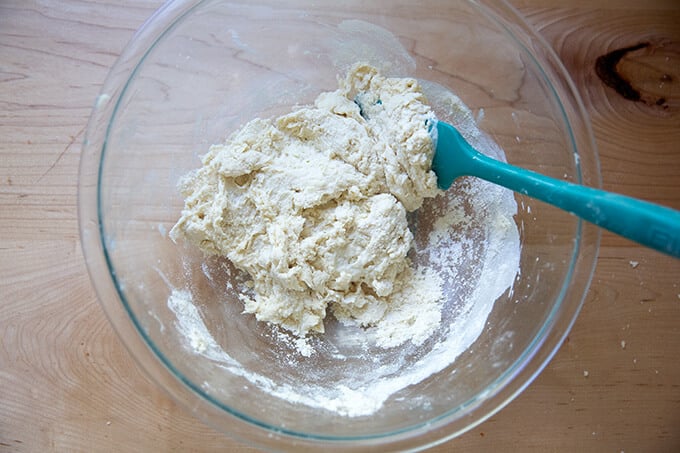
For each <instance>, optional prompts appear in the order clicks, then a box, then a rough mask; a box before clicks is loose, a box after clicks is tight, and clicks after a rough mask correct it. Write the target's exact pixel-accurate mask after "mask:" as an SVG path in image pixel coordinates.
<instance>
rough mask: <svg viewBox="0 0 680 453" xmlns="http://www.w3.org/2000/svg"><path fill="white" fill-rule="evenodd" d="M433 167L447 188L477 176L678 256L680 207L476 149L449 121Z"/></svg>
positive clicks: (443, 125) (441, 130)
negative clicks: (583, 182)
mask: <svg viewBox="0 0 680 453" xmlns="http://www.w3.org/2000/svg"><path fill="white" fill-rule="evenodd" d="M432 169H433V170H434V172H435V173H436V175H437V185H438V186H439V187H440V188H441V189H444V190H446V189H448V188H449V187H450V186H451V184H452V183H453V181H454V180H455V179H456V178H458V177H460V176H476V177H478V178H482V179H484V180H486V181H489V182H492V183H494V184H498V185H500V186H503V187H506V188H508V189H511V190H514V191H515V192H519V193H521V194H524V195H528V196H530V197H532V198H537V199H539V200H542V201H545V202H546V203H549V204H551V205H553V206H556V207H558V208H560V209H563V210H565V211H567V212H569V213H571V214H574V215H576V216H578V217H580V218H582V219H584V220H587V221H588V222H591V223H594V224H595V225H597V226H599V227H602V228H606V229H607V230H609V231H612V232H614V233H616V234H619V235H621V236H623V237H625V238H628V239H631V240H633V241H636V242H638V243H640V244H642V245H644V246H646V247H650V248H652V249H655V250H658V251H660V252H663V253H666V254H669V255H671V256H674V257H676V258H680V211H676V210H673V209H670V208H667V207H664V206H659V205H656V204H653V203H648V202H646V201H642V200H637V199H635V198H630V197H626V196H624V195H619V194H615V193H611V192H605V191H604V190H598V189H593V188H590V187H586V186H581V185H578V184H573V183H570V182H567V181H561V180H559V179H554V178H550V177H548V176H544V175H541V174H538V173H534V172H532V171H529V170H525V169H523V168H519V167H515V166H513V165H509V164H506V163H503V162H500V161H497V160H494V159H492V158H490V157H487V156H485V155H483V154H481V153H480V152H478V151H476V150H475V149H474V148H473V147H472V146H471V145H470V144H469V143H468V142H467V141H465V139H464V138H463V137H462V136H461V135H460V133H459V132H458V131H457V130H456V128H454V127H453V126H451V125H450V124H447V123H443V122H441V121H439V122H437V137H436V150H435V155H434V159H433V160H432Z"/></svg>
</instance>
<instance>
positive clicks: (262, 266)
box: [170, 64, 439, 343]
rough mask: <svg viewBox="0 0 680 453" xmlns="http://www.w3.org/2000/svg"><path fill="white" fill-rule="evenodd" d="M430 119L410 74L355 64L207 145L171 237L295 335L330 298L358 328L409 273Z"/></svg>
mask: <svg viewBox="0 0 680 453" xmlns="http://www.w3.org/2000/svg"><path fill="white" fill-rule="evenodd" d="M434 119H435V116H434V114H433V112H432V110H431V109H430V107H429V106H428V105H427V104H426V99H425V97H424V95H423V94H422V92H421V90H420V87H419V85H418V83H417V81H416V80H414V79H409V78H385V77H383V76H381V75H380V74H379V73H378V71H377V70H376V69H375V68H373V67H371V66H368V65H365V64H359V65H355V66H354V67H353V68H352V70H351V71H350V72H349V74H348V75H347V76H346V78H345V79H343V80H339V89H338V90H336V91H333V92H326V93H322V94H321V95H319V96H318V98H317V99H316V101H315V103H314V106H309V107H305V108H300V109H298V110H295V111H293V112H292V113H289V114H287V115H284V116H281V117H279V118H277V119H273V120H262V119H255V120H253V121H251V122H249V123H248V124H246V125H245V126H244V127H243V128H242V129H240V130H239V131H237V132H236V133H234V134H233V135H232V136H231V137H230V138H229V139H228V140H227V141H226V143H225V144H222V145H213V146H211V148H210V150H209V152H208V153H207V154H206V155H205V156H204V157H203V159H202V162H203V166H202V167H201V168H200V169H198V170H196V171H195V172H193V173H191V174H189V175H188V176H187V177H185V178H184V179H183V181H182V183H181V191H182V194H183V196H184V197H185V206H184V209H183V211H182V215H181V218H180V219H179V221H178V222H177V224H176V225H175V226H174V227H173V229H172V231H171V232H170V235H171V237H172V238H173V240H177V239H178V238H179V237H184V238H185V239H187V240H188V241H190V242H191V243H193V244H196V245H197V246H198V247H200V249H201V250H203V251H204V252H205V253H207V254H216V255H223V256H226V257H228V258H229V259H230V260H231V261H232V262H233V263H234V264H235V265H236V266H237V267H239V268H240V269H242V270H244V271H246V272H248V273H249V274H250V276H251V277H252V281H253V296H252V297H250V296H243V300H244V304H245V311H246V312H248V313H254V314H255V315H256V317H257V319H258V320H261V321H269V322H272V323H275V324H278V325H281V326H282V327H284V328H286V329H288V330H290V331H292V332H293V333H295V334H297V335H299V336H304V335H306V334H307V333H308V332H310V331H314V332H323V331H324V324H323V320H324V318H325V316H326V311H327V308H328V307H329V306H330V307H331V309H332V310H333V312H334V314H335V316H336V317H337V318H338V319H340V320H341V321H344V322H352V323H356V324H359V325H362V326H374V325H378V324H379V323H380V322H381V321H382V320H384V319H392V318H395V315H394V313H391V311H390V310H391V307H392V306H395V307H397V308H398V309H399V310H401V311H402V312H403V310H404V300H402V299H403V297H402V299H400V300H398V301H396V302H395V300H396V299H399V297H400V295H401V296H404V295H408V298H409V299H410V301H411V302H413V299H414V297H413V287H412V286H409V282H412V281H416V280H418V278H417V277H418V275H417V274H418V273H417V272H416V271H414V270H412V269H411V268H410V261H409V259H408V258H407V253H408V251H409V249H410V248H411V246H412V242H413V235H412V234H411V232H410V231H409V229H408V225H407V221H406V212H407V211H413V210H415V209H417V208H419V207H420V206H421V204H422V202H423V199H424V198H425V197H434V196H435V195H436V194H437V193H438V189H437V184H436V183H437V181H436V176H435V174H434V173H433V172H432V171H431V169H430V166H431V161H432V155H433V145H432V140H431V138H430V135H429V133H428V127H430V126H431V125H432V124H433V123H432V122H433V121H434ZM420 281H421V284H422V278H421V279H420ZM434 297H435V298H436V296H434ZM416 302H417V301H416ZM414 313H416V314H417V310H415V311H414ZM414 316H415V315H412V316H411V318H413V317H414ZM407 318H408V317H407ZM434 318H436V321H437V322H438V320H439V318H438V316H434ZM405 322H406V323H407V324H408V323H414V322H415V320H414V319H410V318H409V319H407V320H406V321H405ZM392 330H394V329H392ZM429 330H432V328H431V327H430V328H429ZM387 343H389V342H387ZM393 343H394V342H393Z"/></svg>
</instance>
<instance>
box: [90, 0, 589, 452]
mask: <svg viewBox="0 0 680 453" xmlns="http://www.w3.org/2000/svg"><path fill="white" fill-rule="evenodd" d="M358 61H366V62H370V63H373V64H375V65H377V66H380V68H381V70H383V72H384V73H385V75H388V76H392V75H393V76H410V77H415V78H417V79H419V80H421V81H422V84H423V87H424V89H425V92H426V94H427V96H428V98H429V100H430V102H431V103H432V105H433V106H434V108H435V111H436V113H437V115H438V116H439V117H440V118H442V119H444V120H447V121H451V122H453V123H454V124H457V125H458V126H459V127H460V128H462V130H463V132H464V135H465V134H467V135H469V137H468V138H469V139H470V140H472V141H473V142H474V143H475V144H476V145H477V146H480V147H481V148H482V149H483V150H484V151H485V152H487V153H489V154H492V155H494V157H496V158H499V159H507V160H508V161H509V162H511V163H513V164H516V165H519V166H523V167H527V168H530V169H533V170H535V171H539V172H541V173H544V174H547V175H550V176H553V177H557V178H564V179H568V180H571V181H576V182H579V183H583V184H586V185H590V186H593V187H599V186H600V180H599V167H598V159H597V153H596V150H595V146H594V143H593V138H592V133H591V130H590V126H589V123H588V119H587V117H586V114H585V112H584V109H583V106H582V104H581V101H580V99H579V95H578V93H577V91H576V89H575V88H574V85H573V83H572V82H571V81H570V79H569V77H568V75H567V73H566V71H565V69H564V67H563V66H562V65H561V63H560V62H559V60H558V58H557V57H556V56H555V54H554V53H553V51H552V50H551V49H550V47H549V46H548V45H547V44H546V43H545V42H544V41H543V39H541V38H540V36H538V35H537V34H536V33H535V32H534V31H533V30H532V29H531V28H530V27H529V26H528V25H527V24H526V22H525V21H524V20H523V19H522V18H521V17H520V16H519V14H518V13H517V12H516V11H515V10H514V9H513V8H512V7H510V6H509V5H507V4H506V3H504V2H491V1H472V0H470V1H464V0H461V1H418V2H415V1H399V2H393V1H389V2H388V1H374V2H367V1H346V2H333V1H311V0H310V1H303V0H300V1H292V2H274V1H258V2H250V1H248V2H246V1H241V2H239V1H233V2H230V1H190V0H179V1H170V2H168V3H167V4H165V5H164V6H163V7H162V8H161V9H159V10H158V11H157V12H156V13H155V14H154V15H153V16H152V17H151V18H150V19H149V20H147V21H146V23H145V24H144V25H143V26H142V27H141V28H140V30H139V31H138V32H137V33H136V34H135V36H134V37H133V39H132V41H131V42H130V44H129V45H128V46H127V48H126V49H125V50H124V52H123V53H122V55H121V56H120V58H119V60H118V61H117V62H116V64H115V65H114V66H113V68H112V69H111V72H110V74H109V76H108V78H107V80H106V82H105V83H104V87H103V90H102V92H101V95H100V96H99V97H98V99H97V101H96V104H95V107H94V110H93V113H92V117H91V119H90V123H89V126H88V130H87V135H86V139H85V142H84V147H83V155H82V162H81V168H80V181H79V209H80V229H81V236H82V244H83V249H84V254H85V257H86V261H87V265H88V269H89V272H90V274H91V278H92V281H93V283H94V286H95V287H96V290H97V293H98V295H99V298H100V300H101V303H102V306H103V308H104V310H105V312H106V314H107V315H108V317H109V318H110V320H111V322H112V324H113V326H114V327H115V329H116V330H117V332H118V334H119V335H120V337H121V339H122V341H123V342H124V343H125V345H126V346H127V347H128V349H129V350H130V352H131V354H132V355H133V356H134V357H135V359H136V360H137V361H138V362H139V364H140V365H141V366H142V367H143V368H144V369H145V370H146V371H147V372H148V373H149V374H150V375H151V376H152V377H153V378H154V379H155V380H156V381H157V382H158V384H159V385H160V386H161V387H162V388H164V389H165V390H166V391H167V392H168V393H169V394H170V395H172V397H174V398H175V399H176V400H177V401H178V402H179V403H181V404H182V405H183V406H184V407H185V408H187V410H189V411H191V412H192V413H194V414H195V415H196V416H198V417H199V418H201V419H202V420H204V421H205V422H207V423H209V424H211V425H212V426H214V427H216V428H218V429H220V430H222V431H224V432H225V433H228V434H229V435H231V436H233V437H235V438H237V439H239V440H241V441H243V442H246V443H250V444H254V445H256V446H259V447H263V448H268V449H299V448H304V447H308V448H323V449H324V450H341V449H353V448H355V449H370V448H376V449H378V448H379V449H389V450H406V449H418V448H426V447H428V446H432V445H435V444H437V443H440V442H443V441H445V440H447V439H450V438H452V437H454V436H456V435H459V434H461V433H463V432H465V431H466V430H469V429H470V428H472V427H473V426H475V425H477V424H479V423H481V422H482V421H484V420H485V419H487V418H488V417H490V416H491V415H492V414H494V413H495V412H496V411H498V410H499V409H501V408H502V407H503V406H505V405H506V404H508V402H510V401H511V400H512V399H513V398H514V397H515V396H517V395H518V394H519V393H520V392H521V391H522V390H523V389H524V388H526V386H527V385H528V384H529V383H530V382H531V381H532V379H534V377H535V376H536V375H537V374H538V373H539V372H540V371H541V369H542V368H543V367H544V366H545V365H546V364H547V362H548V361H549V360H550V358H551V357H552V356H553V355H554V354H555V352H556V351H557V349H558V348H559V347H560V345H561V343H562V341H563V339H564V338H565V336H566V335H567V333H568V331H569V329H570V327H571V325H572V323H573V322H574V320H575V318H576V316H577V314H578V311H579V309H580V307H581V304H582V301H583V298H584V295H585V293H586V290H587V288H588V285H589V283H590V279H591V276H592V272H593V268H594V264H595V259H596V256H597V250H598V244H599V232H598V230H597V229H596V228H595V227H593V226H592V225H589V224H584V223H582V222H581V221H580V220H578V219H576V218H575V217H573V216H570V215H569V214H566V213H564V212H561V211H559V210H557V209H555V208H553V207H551V206H547V205H545V204H543V203H540V202H537V201H535V200H532V199H529V198H526V197H524V196H522V195H521V194H513V193H511V192H509V191H507V190H504V189H500V188H497V187H494V186H492V185H491V184H488V183H483V182H480V181H478V180H473V179H472V178H463V179H461V180H459V181H457V182H456V183H455V184H454V186H453V187H452V188H451V189H450V190H449V191H448V192H447V193H446V194H445V195H443V196H441V197H439V198H437V199H434V200H431V201H429V202H427V203H426V204H425V205H424V206H423V208H421V209H420V210H419V211H416V212H415V213H414V214H412V215H411V216H410V217H409V221H410V223H411V226H412V227H413V229H414V235H415V242H416V249H417V250H416V251H415V252H414V253H415V255H414V256H415V258H414V259H418V257H421V258H422V257H424V258H423V259H426V260H428V259H429V260H431V261H432V260H436V261H437V263H438V265H439V266H440V270H442V271H444V272H447V273H448V274H447V275H448V276H449V278H448V280H447V281H446V285H445V286H446V295H447V297H446V300H445V302H444V303H443V306H442V310H441V312H442V323H441V327H440V329H439V330H438V331H437V332H436V333H435V334H433V336H432V337H431V338H429V339H428V340H427V341H426V342H424V343H423V344H421V345H418V346H416V345H414V344H412V343H409V344H406V345H404V346H402V347H399V348H391V349H390V348H388V349H380V348H375V347H374V346H371V345H370V344H366V343H362V342H361V341H358V340H357V338H360V335H361V333H362V330H361V329H356V328H355V329H351V328H345V327H343V326H341V325H338V324H337V323H333V321H332V320H329V322H328V324H329V326H328V333H327V334H326V335H323V336H315V337H312V338H311V339H310V340H309V342H310V345H311V347H312V348H313V353H311V354H309V353H307V354H303V353H301V352H300V349H299V348H297V349H296V345H297V346H299V344H298V343H296V340H295V339H294V338H292V337H291V336H290V335H288V334H287V333H286V332H285V331H281V330H278V329H276V328H275V327H273V326H271V325H268V324H266V323H262V322H257V321H256V320H255V319H254V317H253V316H252V315H247V314H244V313H242V311H243V305H242V303H241V302H240V301H239V300H238V296H239V292H240V291H242V290H243V288H244V287H243V282H244V279H243V276H242V275H240V273H239V272H238V271H237V270H236V269H234V268H233V266H231V264H230V263H229V262H228V260H226V259H220V258H215V257H205V256H203V255H202V254H201V253H200V252H197V251H196V250H195V249H194V248H192V247H191V246H188V245H186V244H184V243H182V242H181V241H180V242H178V243H175V242H173V241H172V240H170V239H169V238H168V234H167V233H168V231H169V230H170V228H171V227H172V226H173V225H174V223H175V222H176V221H177V219H178V217H179V215H180V211H181V209H182V206H183V200H182V197H181V195H180V193H179V191H178V188H177V184H178V181H179V179H180V178H181V177H182V176H183V175H185V174H187V173H188V172H189V171H191V170H192V169H195V168H198V167H199V166H200V156H201V155H203V154H204V153H206V152H207V150H208V147H209V146H210V145H211V144H213V143H220V142H223V141H224V140H225V138H226V137H227V136H228V135H229V134H231V133H232V132H233V131H235V130H236V129H237V128H238V127H239V126H241V125H243V124H244V123H246V122H247V121H249V120H251V119H253V118H255V117H261V118H266V117H272V116H276V115H279V114H282V113H285V112H288V111H290V110H291V109H292V108H293V107H294V106H296V105H303V104H308V103H311V102H313V100H314V98H315V97H316V96H317V95H318V94H319V93H320V92H322V91H328V90H332V89H334V88H335V87H336V86H337V77H338V76H339V75H342V73H343V71H346V70H347V68H348V66H349V65H350V64H352V63H354V62H358ZM449 91H450V92H453V93H455V94H456V95H457V96H458V98H459V99H460V100H461V101H462V102H463V103H464V104H465V105H466V106H467V108H468V109H460V108H458V109H456V108H453V107H452V105H453V104H452V102H455V99H456V98H455V97H452V96H450V95H449V94H448V92H449ZM452 99H453V101H452ZM466 127H467V129H466ZM472 132H475V133H474V134H473V133H472ZM475 140H476V141H475ZM501 150H502V151H501ZM456 212H458V213H461V212H462V213H465V214H467V215H468V217H467V218H468V219H472V220H471V221H468V222H462V221H461V218H460V217H456V215H454V214H455V213H456ZM498 218H502V219H505V221H507V222H506V224H505V225H506V227H507V228H506V229H505V230H504V233H502V234H500V235H499V234H497V232H496V233H494V231H492V230H491V229H490V227H489V225H491V224H492V223H493V222H494V221H495V220H497V219H498ZM437 225H438V227H437V228H439V230H437V231H439V233H437V234H439V236H440V237H439V239H438V240H436V241H432V240H431V239H432V237H433V234H434V235H435V236H436V234H435V230H436V228H435V226H437ZM442 225H444V227H446V228H444V229H442ZM442 231H443V233H442ZM442 235H443V236H445V239H442V237H443V236H442ZM441 240H444V242H445V243H446V244H445V245H446V246H444V245H442V242H441ZM446 241H448V242H446Z"/></svg>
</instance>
